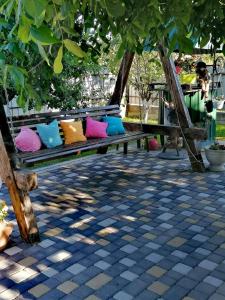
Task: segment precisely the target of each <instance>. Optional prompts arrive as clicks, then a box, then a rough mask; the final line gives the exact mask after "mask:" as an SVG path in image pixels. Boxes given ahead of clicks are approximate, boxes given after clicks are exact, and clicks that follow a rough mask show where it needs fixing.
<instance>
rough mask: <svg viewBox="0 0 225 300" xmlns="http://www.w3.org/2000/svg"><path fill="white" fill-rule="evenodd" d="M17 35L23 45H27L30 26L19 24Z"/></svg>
mask: <svg viewBox="0 0 225 300" xmlns="http://www.w3.org/2000/svg"><path fill="white" fill-rule="evenodd" d="M17 35H18V38H19V39H20V40H21V41H22V42H23V43H28V42H29V40H30V25H29V24H20V26H19V29H18V33H17Z"/></svg>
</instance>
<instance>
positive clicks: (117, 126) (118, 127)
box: [102, 117, 125, 135]
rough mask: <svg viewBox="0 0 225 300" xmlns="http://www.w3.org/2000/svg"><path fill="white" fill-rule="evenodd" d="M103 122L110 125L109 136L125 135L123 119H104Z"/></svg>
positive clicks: (107, 130) (108, 128)
mask: <svg viewBox="0 0 225 300" xmlns="http://www.w3.org/2000/svg"><path fill="white" fill-rule="evenodd" d="M102 120H103V122H106V123H108V127H107V129H106V132H107V134H108V135H117V134H124V133H125V129H124V127H123V123H122V120H121V118H119V117H103V118H102Z"/></svg>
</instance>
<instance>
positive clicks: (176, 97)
mask: <svg viewBox="0 0 225 300" xmlns="http://www.w3.org/2000/svg"><path fill="white" fill-rule="evenodd" d="M158 49H159V54H160V58H161V61H162V65H163V68H164V72H165V76H166V81H167V84H168V87H169V91H170V94H171V96H172V99H173V102H174V104H175V107H176V109H177V112H178V119H179V122H180V124H179V125H180V127H181V129H182V130H183V129H184V128H192V127H193V124H192V122H191V118H190V115H189V112H188V109H187V107H186V105H185V102H184V95H183V92H182V88H181V85H180V83H179V80H178V78H177V74H176V71H175V66H174V62H173V60H172V58H171V57H169V56H168V50H167V49H166V48H165V47H164V46H163V44H160V45H159V46H158ZM184 138H185V139H184V142H185V146H186V149H187V152H188V156H189V159H190V162H191V166H192V170H193V171H196V172H204V171H205V166H204V163H203V159H202V155H201V151H200V149H198V147H197V144H196V141H195V140H193V139H192V138H190V137H188V136H187V135H186V133H184Z"/></svg>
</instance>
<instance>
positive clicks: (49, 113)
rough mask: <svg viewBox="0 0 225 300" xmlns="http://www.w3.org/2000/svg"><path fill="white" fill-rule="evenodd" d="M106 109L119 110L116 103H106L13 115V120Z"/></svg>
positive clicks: (77, 113)
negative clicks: (72, 108)
mask: <svg viewBox="0 0 225 300" xmlns="http://www.w3.org/2000/svg"><path fill="white" fill-rule="evenodd" d="M108 110H119V106H118V105H108V106H97V107H87V108H82V109H74V110H61V111H57V112H47V113H39V114H30V115H23V116H14V117H13V119H14V120H25V119H38V118H44V117H54V116H59V115H67V114H73V115H79V114H82V113H88V112H89V113H91V112H100V111H108Z"/></svg>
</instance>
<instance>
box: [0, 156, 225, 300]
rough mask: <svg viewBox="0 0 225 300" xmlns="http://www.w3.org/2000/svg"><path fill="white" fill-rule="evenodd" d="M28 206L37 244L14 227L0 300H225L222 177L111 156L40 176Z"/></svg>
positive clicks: (0, 278) (181, 164) (1, 273)
mask: <svg viewBox="0 0 225 300" xmlns="http://www.w3.org/2000/svg"><path fill="white" fill-rule="evenodd" d="M1 192H2V193H3V194H4V195H1V198H6V199H7V202H8V203H9V204H10V202H9V200H8V196H7V194H6V193H7V192H6V190H5V189H4V188H3V189H2V190H1ZM32 202H33V207H34V210H35V214H36V216H37V220H38V226H39V229H40V233H41V242H40V243H39V244H37V245H34V246H31V245H28V244H25V243H23V242H22V241H21V239H20V236H19V232H18V228H17V225H16V223H15V221H14V223H15V227H14V231H13V236H12V241H11V243H10V245H9V247H8V248H7V249H6V250H5V251H4V252H2V253H0V299H1V300H4V299H7V300H8V299H48V300H51V299H53V300H56V299H71V300H78V299H89V300H91V299H92V300H97V299H117V300H129V299H145V300H153V299H171V300H179V299H186V300H188V299H189V300H190V299H196V300H201V299H215V300H222V299H225V283H224V280H225V176H224V174H223V173H222V174H221V173H212V172H207V173H204V174H200V173H193V172H192V171H191V168H190V164H189V161H188V160H180V161H167V160H159V159H157V158H156V157H155V154H154V153H153V152H150V153H146V152H144V151H139V152H137V151H134V152H130V153H129V154H128V155H127V156H124V155H123V154H122V153H117V154H115V153H112V154H109V155H106V156H104V155H99V156H94V157H93V158H86V159H84V160H78V161H76V162H70V163H68V164H66V165H64V166H59V167H57V168H53V169H47V170H44V171H42V172H40V173H39V189H38V190H36V191H34V192H33V193H32ZM13 218H14V215H13V213H12V212H10V216H9V219H12V220H13Z"/></svg>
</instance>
